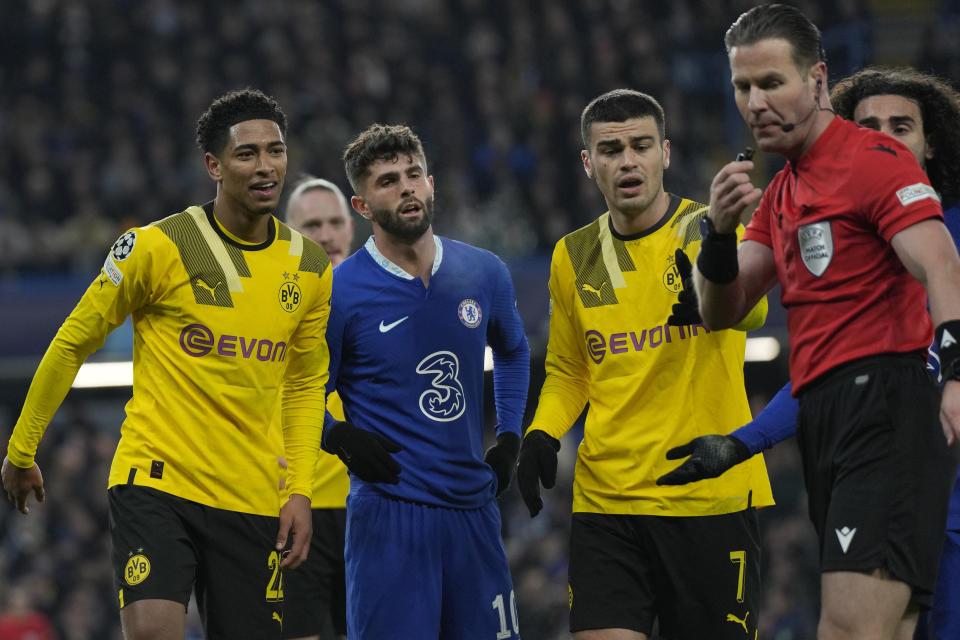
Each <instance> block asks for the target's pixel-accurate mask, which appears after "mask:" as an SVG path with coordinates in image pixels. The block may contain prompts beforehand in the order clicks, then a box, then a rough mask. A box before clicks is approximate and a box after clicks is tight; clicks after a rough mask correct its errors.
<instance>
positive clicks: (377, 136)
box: [343, 124, 427, 191]
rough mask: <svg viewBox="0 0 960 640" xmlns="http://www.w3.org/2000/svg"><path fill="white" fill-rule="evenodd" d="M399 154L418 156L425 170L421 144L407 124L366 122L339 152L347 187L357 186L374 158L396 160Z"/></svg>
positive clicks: (355, 188) (425, 162)
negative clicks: (341, 155) (362, 130)
mask: <svg viewBox="0 0 960 640" xmlns="http://www.w3.org/2000/svg"><path fill="white" fill-rule="evenodd" d="M401 154H405V155H410V156H416V157H418V158H420V161H421V162H423V168H424V170H426V168H427V158H426V156H425V155H424V153H423V144H422V143H421V142H420V138H418V137H417V134H415V133H414V132H413V130H412V129H410V127H408V126H406V125H402V124H396V125H386V124H372V125H370V126H369V127H367V129H366V131H364V132H363V133H361V134H360V135H358V136H357V137H356V138H354V139H353V141H352V142H350V144H348V145H347V148H346V149H344V151H343V165H344V168H345V169H346V171H347V180H349V181H350V186H351V187H353V190H354V191H357V185H359V184H360V181H361V180H362V179H363V178H364V177H365V176H366V175H368V174H369V173H370V165H372V164H373V163H374V162H376V161H377V160H391V161H393V160H396V159H397V157H398V156H400V155H401Z"/></svg>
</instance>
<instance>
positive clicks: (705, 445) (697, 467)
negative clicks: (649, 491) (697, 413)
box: [657, 435, 750, 484]
mask: <svg viewBox="0 0 960 640" xmlns="http://www.w3.org/2000/svg"><path fill="white" fill-rule="evenodd" d="M685 456H690V457H689V458H688V459H687V460H686V461H685V462H684V463H683V464H682V465H680V466H679V467H677V468H676V469H674V470H673V471H671V472H670V473H667V474H664V475H662V476H660V477H659V478H657V484H687V483H688V482H695V481H697V480H704V479H706V478H716V477H717V476H719V475H720V474H722V473H723V472H725V471H726V470H727V469H729V468H730V467H734V466H736V465H738V464H740V463H741V462H743V461H744V460H746V459H747V458H749V457H750V450H749V449H747V445H745V444H743V443H742V442H741V441H740V440H738V439H737V438H734V437H733V436H720V435H712V436H700V437H699V438H694V439H693V440H691V441H690V442H688V443H687V444H684V445H680V446H679V447H674V448H673V449H670V450H669V451H667V460H678V459H680V458H683V457H685Z"/></svg>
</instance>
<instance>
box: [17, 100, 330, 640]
mask: <svg viewBox="0 0 960 640" xmlns="http://www.w3.org/2000/svg"><path fill="white" fill-rule="evenodd" d="M286 124H287V122H286V116H285V115H284V113H283V111H282V110H281V109H280V107H279V105H278V104H277V103H276V102H275V101H274V100H273V99H272V98H269V97H268V96H266V95H264V94H263V93H261V92H259V91H256V90H252V89H246V90H243V91H235V92H230V93H228V94H226V95H224V96H222V97H220V98H218V99H217V100H215V101H214V102H213V103H212V104H211V105H210V107H209V108H208V109H207V111H206V112H205V113H204V114H203V115H202V116H201V117H200V119H199V121H198V123H197V142H198V144H199V146H200V148H201V150H202V151H203V153H204V162H205V165H206V169H207V173H208V174H209V176H210V177H211V178H212V179H213V180H214V181H215V182H216V184H217V195H216V198H215V199H214V200H213V201H212V202H209V203H207V204H205V205H203V206H192V207H189V208H188V209H186V210H185V211H182V212H181V213H177V214H174V215H172V216H170V217H167V218H164V219H163V220H159V221H157V222H154V223H152V224H149V225H147V226H144V227H137V228H134V229H131V230H130V231H128V232H126V233H125V234H123V236H121V237H120V239H119V240H117V242H116V243H115V244H114V245H113V247H112V248H111V249H110V252H109V254H108V255H107V258H106V261H105V262H104V265H103V269H102V270H101V272H100V274H99V275H98V276H97V277H96V278H95V279H94V281H93V283H92V284H91V285H90V287H89V288H88V289H87V291H86V293H84V295H83V297H82V298H81V299H80V302H79V303H78V305H77V307H76V308H75V309H74V310H73V312H72V313H71V314H70V316H69V317H68V318H67V319H66V321H65V322H64V323H63V325H62V326H61V328H60V330H59V331H58V333H57V335H56V337H55V338H54V340H53V342H52V343H51V345H50V347H49V348H48V350H47V353H46V355H45V356H44V357H43V360H42V361H41V363H40V366H39V368H38V369H37V372H36V375H35V376H34V379H33V382H32V383H31V385H30V390H29V392H28V394H27V398H26V401H25V402H24V406H23V411H22V412H21V414H20V418H19V419H18V421H17V423H16V426H15V427H14V430H13V435H12V436H11V438H10V442H9V445H8V448H7V457H6V458H5V459H4V461H3V467H2V479H3V486H4V489H5V491H6V492H7V495H8V497H9V498H10V499H11V500H12V501H14V502H15V504H16V506H17V508H18V509H19V510H20V511H22V512H23V513H27V511H28V509H27V496H28V494H29V493H34V494H35V496H36V497H37V499H38V500H42V499H43V478H42V476H41V474H40V469H39V468H38V467H37V465H36V463H35V462H34V455H35V453H36V450H37V445H38V443H39V440H40V438H41V436H42V435H43V431H44V429H45V428H46V426H47V424H48V423H49V421H50V418H51V417H52V415H53V413H54V412H55V411H56V409H57V407H58V406H59V405H60V403H61V402H62V401H63V398H64V396H65V395H66V393H67V391H68V390H69V388H70V385H71V383H72V381H73V379H74V377H75V375H76V372H77V370H78V369H79V367H80V365H81V364H82V363H83V361H84V360H85V359H86V357H87V356H88V355H89V354H90V353H92V352H93V351H94V350H96V349H97V348H98V347H99V346H100V345H101V344H103V341H104V338H105V337H106V335H107V334H108V333H109V332H110V331H111V330H113V329H114V328H116V327H117V326H119V325H120V324H121V323H123V321H124V319H125V318H126V317H127V316H128V315H132V316H133V328H134V345H133V369H134V379H133V396H132V398H131V400H130V401H129V402H128V403H127V406H126V420H124V423H123V426H122V428H121V437H120V442H119V444H118V445H117V451H116V454H115V456H114V459H113V464H112V467H111V469H110V477H109V481H108V489H109V490H108V493H109V509H110V533H111V537H112V540H113V552H112V558H113V567H114V579H115V584H116V588H117V595H118V599H119V605H120V618H121V622H122V624H123V632H124V637H125V638H127V640H142V639H146V638H150V639H151V640H183V637H184V633H185V618H186V605H187V602H188V601H189V598H190V593H191V591H193V590H195V591H196V596H197V603H198V605H199V608H200V613H201V618H202V620H203V624H204V629H205V631H206V637H207V638H211V639H217V638H222V639H228V638H229V639H231V640H234V639H236V638H258V639H259V638H280V632H281V627H282V624H283V611H282V601H283V581H282V573H281V569H287V568H294V567H296V566H297V565H299V564H300V563H301V562H302V561H303V560H304V559H305V557H306V555H307V552H308V549H309V540H310V535H311V522H310V498H309V496H310V495H311V483H312V471H313V462H314V459H315V457H316V455H317V449H318V443H319V439H320V425H321V422H322V418H323V411H324V395H323V388H324V384H325V382H326V379H327V369H328V360H329V356H328V353H327V348H326V342H325V340H324V335H325V329H326V323H327V318H328V316H329V309H330V303H329V300H330V291H331V289H330V288H331V280H332V274H331V269H330V265H329V260H328V259H327V256H326V254H325V253H324V252H323V249H321V248H320V247H319V246H318V245H317V244H316V243H314V242H313V241H310V240H307V239H305V238H304V237H303V236H302V235H301V234H299V233H297V232H294V231H291V230H290V228H289V227H287V226H286V225H283V224H282V223H280V222H279V221H277V219H276V218H274V217H273V215H272V213H273V211H274V209H275V208H276V206H277V203H278V201H279V198H280V191H281V189H282V188H283V180H284V176H285V174H286V168H287V148H286V142H285V135H286ZM280 397H282V419H281V423H282V429H270V424H271V419H272V417H273V414H274V413H275V408H276V406H277V404H278V402H279V401H280V400H278V398H280ZM281 452H285V455H286V458H287V460H288V462H289V469H288V471H289V474H288V478H287V484H288V489H289V494H290V495H289V499H288V500H287V501H286V502H285V503H284V504H283V505H281V501H280V497H279V495H278V493H277V484H276V483H277V456H278V455H279V454H280V453H281ZM278 514H279V516H278Z"/></svg>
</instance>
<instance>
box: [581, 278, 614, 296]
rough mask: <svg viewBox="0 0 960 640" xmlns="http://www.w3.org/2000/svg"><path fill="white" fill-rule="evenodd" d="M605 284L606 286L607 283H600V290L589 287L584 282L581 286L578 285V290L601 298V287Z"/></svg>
mask: <svg viewBox="0 0 960 640" xmlns="http://www.w3.org/2000/svg"><path fill="white" fill-rule="evenodd" d="M606 284H607V281H606V280H604V281H603V282H601V283H600V288H599V289H595V288H594V287H593V286H592V285H589V284H587V283H586V282H584V283H583V284H582V285H580V289H581V291H589V292H590V293H593V294H596V296H597V297H598V298H599V297H601V295H600V292H601V291H603V287H604V285H606Z"/></svg>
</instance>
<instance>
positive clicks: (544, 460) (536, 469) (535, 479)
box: [517, 429, 560, 518]
mask: <svg viewBox="0 0 960 640" xmlns="http://www.w3.org/2000/svg"><path fill="white" fill-rule="evenodd" d="M558 451H560V441H559V440H557V439H556V438H554V437H553V436H550V435H547V433H546V432H544V431H541V430H540V429H534V430H533V431H529V432H528V433H527V436H526V437H525V438H524V439H523V444H522V445H521V446H520V458H519V460H518V462H517V485H518V486H519V487H520V495H521V496H523V501H524V502H525V503H526V505H527V509H529V510H530V517H531V518H532V517H534V516H535V515H537V514H538V513H540V509H542V508H543V500H541V499H540V484H541V483H542V484H543V488H544V489H552V488H553V485H555V484H556V483H557V452H558Z"/></svg>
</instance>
